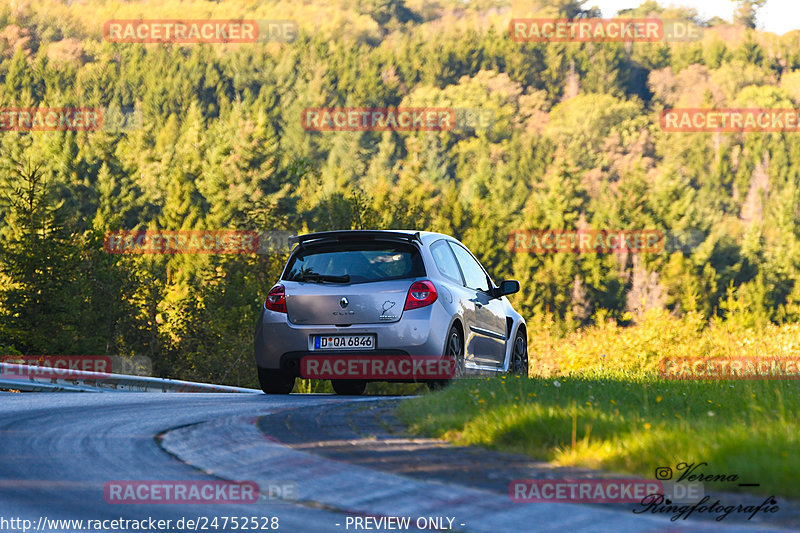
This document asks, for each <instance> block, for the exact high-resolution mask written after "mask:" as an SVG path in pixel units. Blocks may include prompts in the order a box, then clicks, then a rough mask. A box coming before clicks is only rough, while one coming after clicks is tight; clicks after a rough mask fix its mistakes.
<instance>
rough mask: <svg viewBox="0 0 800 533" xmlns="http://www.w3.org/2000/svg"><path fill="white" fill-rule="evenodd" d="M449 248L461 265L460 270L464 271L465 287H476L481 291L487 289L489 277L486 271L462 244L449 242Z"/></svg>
mask: <svg viewBox="0 0 800 533" xmlns="http://www.w3.org/2000/svg"><path fill="white" fill-rule="evenodd" d="M450 248H452V249H453V253H454V254H455V256H456V259H457V260H458V264H459V265H460V266H461V271H462V272H463V273H464V280H465V284H466V285H467V287H469V288H470V289H477V290H481V291H488V290H489V279H488V277H487V276H486V272H484V271H483V267H481V265H480V263H478V262H477V261H476V260H475V258H474V257H472V255H471V254H470V253H469V252H468V251H467V250H466V248H463V247H462V246H459V245H458V244H456V243H453V242H451V243H450Z"/></svg>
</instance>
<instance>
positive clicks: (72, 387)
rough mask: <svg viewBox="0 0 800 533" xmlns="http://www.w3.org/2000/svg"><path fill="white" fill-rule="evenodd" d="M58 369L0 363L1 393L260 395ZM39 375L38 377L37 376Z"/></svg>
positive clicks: (239, 389) (189, 383)
mask: <svg viewBox="0 0 800 533" xmlns="http://www.w3.org/2000/svg"><path fill="white" fill-rule="evenodd" d="M54 373H57V369H53V368H51V367H37V366H33V365H19V364H13V363H0V390H18V391H23V392H111V391H116V392H237V393H250V394H252V393H260V392H261V391H258V390H255V389H246V388H243V387H229V386H226V385H212V384H209V383H196V382H193V381H182V380H178V379H165V378H154V377H149V376H131V375H127V374H107V373H103V372H87V371H83V370H69V371H65V372H64V374H65V375H64V376H63V377H60V376H53V375H52V374H54ZM37 374H39V375H37Z"/></svg>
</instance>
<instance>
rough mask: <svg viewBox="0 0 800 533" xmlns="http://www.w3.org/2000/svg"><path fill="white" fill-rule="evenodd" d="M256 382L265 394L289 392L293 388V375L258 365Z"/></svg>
mask: <svg viewBox="0 0 800 533" xmlns="http://www.w3.org/2000/svg"><path fill="white" fill-rule="evenodd" d="M258 383H259V385H261V390H262V391H264V393H266V394H289V393H290V392H292V389H293V388H294V376H290V375H289V374H287V373H285V372H281V371H280V370H273V369H271V368H261V367H258Z"/></svg>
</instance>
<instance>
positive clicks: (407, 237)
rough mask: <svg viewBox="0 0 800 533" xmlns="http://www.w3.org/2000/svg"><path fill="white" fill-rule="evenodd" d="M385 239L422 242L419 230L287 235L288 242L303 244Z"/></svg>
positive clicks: (347, 231) (350, 231) (349, 231)
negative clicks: (414, 231) (411, 231)
mask: <svg viewBox="0 0 800 533" xmlns="http://www.w3.org/2000/svg"><path fill="white" fill-rule="evenodd" d="M362 238H363V239H366V240H372V239H387V240H397V239H400V240H404V241H408V242H412V241H418V242H419V243H420V244H422V236H421V235H420V232H416V233H403V232H399V231H374V230H341V231H321V232H319V233H307V234H305V235H292V236H291V237H289V244H290V245H292V244H299V245H300V246H303V245H304V244H307V243H310V242H321V241H340V240H349V239H362Z"/></svg>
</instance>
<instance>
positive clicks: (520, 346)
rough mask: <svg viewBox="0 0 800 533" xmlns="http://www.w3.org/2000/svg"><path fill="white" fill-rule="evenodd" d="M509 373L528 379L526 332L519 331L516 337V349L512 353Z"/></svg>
mask: <svg viewBox="0 0 800 533" xmlns="http://www.w3.org/2000/svg"><path fill="white" fill-rule="evenodd" d="M508 370H509V372H511V373H512V374H515V375H517V376H525V377H528V338H527V337H526V336H525V332H524V331H517V335H516V337H514V348H513V350H512V351H511V364H510V365H509V369H508Z"/></svg>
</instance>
